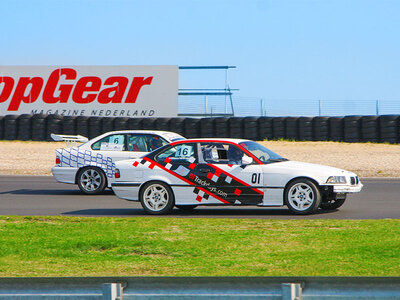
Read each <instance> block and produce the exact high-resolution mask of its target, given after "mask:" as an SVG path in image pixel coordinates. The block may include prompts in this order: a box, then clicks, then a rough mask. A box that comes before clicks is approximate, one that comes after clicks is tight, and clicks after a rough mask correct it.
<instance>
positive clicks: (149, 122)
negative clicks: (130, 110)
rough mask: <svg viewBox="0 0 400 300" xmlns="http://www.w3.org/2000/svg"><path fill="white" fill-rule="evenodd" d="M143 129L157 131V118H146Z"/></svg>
mask: <svg viewBox="0 0 400 300" xmlns="http://www.w3.org/2000/svg"><path fill="white" fill-rule="evenodd" d="M142 127H143V129H147V130H155V129H156V118H144V119H143V120H142Z"/></svg>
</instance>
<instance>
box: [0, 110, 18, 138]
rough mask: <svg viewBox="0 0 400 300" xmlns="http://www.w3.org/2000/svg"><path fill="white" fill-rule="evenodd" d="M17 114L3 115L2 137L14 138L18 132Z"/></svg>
mask: <svg viewBox="0 0 400 300" xmlns="http://www.w3.org/2000/svg"><path fill="white" fill-rule="evenodd" d="M17 120H18V116H15V115H8V116H5V117H4V120H3V122H4V139H5V140H16V139H17V137H18V136H17V133H18V121H17Z"/></svg>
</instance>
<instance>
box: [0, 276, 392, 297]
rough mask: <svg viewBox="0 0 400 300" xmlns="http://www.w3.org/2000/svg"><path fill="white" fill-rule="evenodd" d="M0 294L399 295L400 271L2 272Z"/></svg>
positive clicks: (147, 295)
mask: <svg viewBox="0 0 400 300" xmlns="http://www.w3.org/2000/svg"><path fill="white" fill-rule="evenodd" d="M0 299H11V300H13V299H33V300H39V299H40V300H42V299H48V300H51V299H58V300H64V299H68V300H73V299H83V300H89V299H90V300H92V299H93V300H94V299H104V300H122V299H124V300H129V299H139V300H142V299H264V300H266V299H268V300H272V299H274V300H278V299H283V300H295V299H297V300H301V299H303V300H308V299H313V300H314V299H322V300H323V299H338V300H344V299H349V300H351V299H360V300H361V299H400V277H84V278H70V277H67V278H0Z"/></svg>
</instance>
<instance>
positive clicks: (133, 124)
mask: <svg viewBox="0 0 400 300" xmlns="http://www.w3.org/2000/svg"><path fill="white" fill-rule="evenodd" d="M142 121H143V118H130V119H129V121H128V129H130V130H140V129H143V127H142Z"/></svg>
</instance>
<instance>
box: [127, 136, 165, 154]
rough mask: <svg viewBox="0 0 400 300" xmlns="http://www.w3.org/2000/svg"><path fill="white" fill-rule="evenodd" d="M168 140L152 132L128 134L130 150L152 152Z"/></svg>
mask: <svg viewBox="0 0 400 300" xmlns="http://www.w3.org/2000/svg"><path fill="white" fill-rule="evenodd" d="M166 144H168V142H167V141H166V140H165V139H163V138H161V137H159V136H158V135H151V134H129V135H128V151H140V152H151V151H153V150H156V149H158V148H160V147H162V146H164V145H166Z"/></svg>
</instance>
